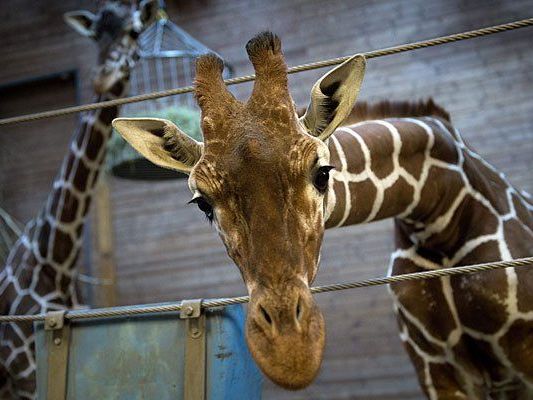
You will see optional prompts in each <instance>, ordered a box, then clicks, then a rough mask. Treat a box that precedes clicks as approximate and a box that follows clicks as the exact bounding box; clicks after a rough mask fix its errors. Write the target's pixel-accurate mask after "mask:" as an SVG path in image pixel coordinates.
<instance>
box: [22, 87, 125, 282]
mask: <svg viewBox="0 0 533 400" xmlns="http://www.w3.org/2000/svg"><path fill="white" fill-rule="evenodd" d="M126 89H127V81H120V82H117V84H115V85H114V86H113V87H112V88H111V89H110V90H109V91H108V92H107V93H105V94H103V95H100V96H97V101H105V100H110V99H114V98H118V97H122V96H124V94H125V92H126ZM117 115H118V107H109V108H104V109H99V110H94V111H91V112H89V113H86V114H83V115H82V116H81V118H80V124H79V126H78V128H77V130H76V132H75V133H74V135H73V137H72V139H71V141H70V145H69V149H68V152H67V154H66V156H65V158H64V159H63V162H62V164H61V168H60V170H59V173H58V174H57V176H56V178H55V179H54V181H53V184H52V190H51V191H50V193H49V195H48V198H47V200H46V202H45V204H44V207H43V209H42V210H41V212H40V214H39V216H38V217H37V218H36V220H35V229H34V230H33V234H32V235H31V238H30V240H31V242H32V244H33V245H34V247H36V249H34V251H35V250H36V251H35V252H36V256H37V257H36V258H37V260H39V261H41V263H43V262H46V264H48V265H50V266H51V267H52V269H53V270H55V272H56V273H60V274H64V275H66V276H68V277H71V274H72V272H73V269H74V267H75V262H76V259H77V256H78V253H79V249H80V247H81V244H82V240H81V238H82V233H83V226H84V223H85V217H86V215H87V213H88V211H89V206H90V203H91V199H92V194H93V190H94V188H95V186H96V183H97V180H98V176H99V173H100V169H101V167H102V163H103V161H104V158H105V149H106V145H107V142H108V140H109V138H110V136H111V133H112V128H111V121H112V120H113V119H114V118H115V117H116V116H117Z"/></svg>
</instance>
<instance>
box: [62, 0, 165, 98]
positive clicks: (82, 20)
mask: <svg viewBox="0 0 533 400" xmlns="http://www.w3.org/2000/svg"><path fill="white" fill-rule="evenodd" d="M157 7H158V5H157V0H140V1H139V2H137V1H135V0H133V1H131V2H129V1H109V2H106V3H105V4H104V6H103V7H102V8H101V9H100V10H99V11H98V13H97V14H96V15H95V14H93V13H91V12H90V11H85V10H80V11H72V12H68V13H65V15H64V18H65V21H66V23H67V24H68V25H70V26H71V27H72V28H73V29H74V30H75V31H76V32H78V33H80V34H81V35H83V36H86V37H89V38H91V39H93V40H94V41H96V43H97V44H98V50H99V51H98V67H97V68H96V71H95V76H94V78H93V86H94V90H95V92H96V93H98V94H103V93H106V92H108V91H110V90H111V89H112V88H113V87H114V86H115V84H116V83H117V82H120V81H122V80H124V79H127V78H129V74H130V71H131V70H132V68H133V66H134V65H135V61H136V60H137V58H138V54H137V38H138V36H139V35H140V34H141V33H142V31H143V30H144V29H145V28H146V27H147V26H149V25H150V24H151V23H152V22H153V21H154V20H155V18H156V14H157Z"/></svg>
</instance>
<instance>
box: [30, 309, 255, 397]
mask: <svg viewBox="0 0 533 400" xmlns="http://www.w3.org/2000/svg"><path fill="white" fill-rule="evenodd" d="M205 324H206V343H207V346H206V349H205V358H206V360H205V365H206V376H205V382H206V388H205V392H206V398H207V399H210V400H222V399H236V398H240V399H252V400H253V399H260V398H261V389H262V376H261V373H260V372H259V370H258V368H257V366H256V365H255V363H254V361H253V360H252V358H251V356H250V354H249V352H248V348H247V346H246V343H245V339H244V312H243V309H242V306H240V305H237V306H231V307H226V308H217V309H212V310H207V311H206V322H205ZM70 329H71V336H70V338H71V340H70V349H69V355H68V368H67V376H68V377H67V396H66V399H69V400H70V399H76V400H82V399H128V400H129V399H157V400H160V399H161V400H164V399H173V400H175V399H184V396H183V393H184V382H183V377H184V373H185V371H184V357H185V343H186V334H187V329H186V321H185V320H182V319H180V318H179V315H178V314H177V313H166V314H157V315H150V316H139V317H120V318H108V319H99V320H90V321H73V322H72V323H71V324H70ZM47 346H48V344H47V341H46V335H45V332H44V329H43V325H42V324H37V325H36V349H37V382H38V398H39V399H46V392H47V383H46V382H47V377H48V365H47V358H48V347H47ZM199 364H200V365H201V363H199ZM52 373H53V372H52ZM185 400H186V399H185Z"/></svg>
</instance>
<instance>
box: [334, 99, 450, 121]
mask: <svg viewBox="0 0 533 400" xmlns="http://www.w3.org/2000/svg"><path fill="white" fill-rule="evenodd" d="M403 117H439V118H442V119H443V120H445V121H448V122H451V120H450V114H449V113H448V112H447V111H446V110H445V109H444V108H443V107H441V106H439V105H438V104H436V103H435V102H434V101H433V99H431V98H429V99H428V100H420V101H417V102H416V101H388V100H383V101H379V102H377V103H367V102H364V101H362V102H358V103H357V104H356V105H355V107H354V108H353V110H352V112H351V113H350V115H349V116H348V117H347V118H346V119H345V120H344V122H343V125H351V124H354V123H356V122H361V121H369V120H372V119H381V118H403Z"/></svg>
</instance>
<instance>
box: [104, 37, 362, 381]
mask: <svg viewBox="0 0 533 400" xmlns="http://www.w3.org/2000/svg"><path fill="white" fill-rule="evenodd" d="M246 49H247V51H248V55H249V57H250V60H251V61H252V64H253V65H254V68H255V71H256V81H255V84H254V89H253V92H252V95H251V97H250V99H249V100H248V101H247V102H246V103H243V102H240V101H238V100H237V99H235V97H233V95H232V94H231V93H230V92H229V91H228V90H227V88H226V87H225V85H224V82H223V80H222V70H223V63H222V60H220V59H219V58H218V57H216V56H214V55H207V56H203V57H200V58H199V59H198V61H197V64H196V82H195V85H196V96H197V99H198V103H199V105H200V108H201V110H202V121H201V123H202V131H203V135H204V143H198V142H196V141H194V140H193V139H191V138H190V137H188V136H187V135H185V134H184V133H183V132H181V131H180V130H179V128H178V127H176V126H175V125H173V124H172V123H171V122H169V121H165V120H160V119H150V118H141V119H128V118H119V119H116V120H115V121H114V122H113V126H114V127H115V129H116V130H117V131H118V132H119V133H120V134H122V135H123V136H124V138H125V139H126V140H127V141H128V142H129V143H130V144H131V145H132V146H133V147H134V148H135V149H137V150H138V151H139V152H140V153H141V154H143V155H144V156H146V157H147V158H148V159H149V160H151V161H152V162H154V163H156V164H158V165H160V166H164V167H167V168H173V169H177V170H179V171H182V172H186V173H189V174H190V177H189V187H190V189H191V192H192V200H191V202H192V203H196V204H197V206H198V207H199V208H200V210H201V211H202V212H204V213H205V215H206V217H207V218H208V219H209V220H210V221H212V222H213V223H214V225H215V226H216V228H217V230H218V232H219V234H220V237H221V238H222V241H223V243H224V245H225V246H226V249H227V252H228V254H229V256H230V257H231V258H232V259H233V260H234V261H235V263H236V265H237V266H238V267H239V269H240V272H241V274H242V277H243V279H244V282H245V284H246V287H247V289H248V293H249V295H250V305H249V307H248V316H247V321H246V338H247V342H248V346H249V348H250V351H251V353H252V355H253V357H254V358H255V360H256V362H257V364H258V365H259V367H260V368H261V369H262V370H263V372H264V373H265V374H266V375H267V376H268V377H269V378H271V379H272V380H273V381H274V382H276V383H277V384H279V385H281V386H283V387H286V388H289V389H299V388H303V387H305V386H307V385H309V384H310V383H311V382H312V380H313V379H314V377H315V376H316V374H317V373H318V370H319V367H320V363H321V360H322V353H323V348H324V342H325V328H324V319H323V317H322V314H321V312H320V310H319V308H318V306H317V305H316V303H315V301H314V299H313V297H312V296H311V293H310V290H309V285H310V283H311V282H312V281H313V279H314V277H315V275H316V272H317V268H318V261H319V254H320V247H321V243H322V237H323V232H324V211H325V210H324V207H325V196H326V194H327V190H328V182H329V171H330V169H331V167H330V166H329V150H328V147H327V145H326V144H325V143H324V141H325V140H326V139H327V137H328V136H329V135H330V134H331V133H332V132H333V131H334V129H335V127H336V125H338V124H339V123H340V122H341V121H342V119H344V117H345V116H346V115H347V114H348V113H349V112H350V110H351V108H352V106H353V103H354V101H355V97H356V95H357V92H358V89H359V86H358V85H357V84H354V82H360V80H361V79H362V74H363V71H364V59H362V58H361V57H354V58H352V59H350V60H348V61H347V62H346V63H345V64H343V65H341V66H340V67H338V68H336V69H334V70H333V71H331V72H330V73H328V74H326V75H325V76H324V77H323V78H321V79H320V80H319V81H318V82H317V84H315V86H314V87H313V91H312V94H311V104H310V105H309V107H308V109H307V111H306V114H305V115H304V117H302V118H300V119H298V116H297V114H296V111H295V107H294V103H293V101H292V98H291V96H290V94H289V91H288V82H287V67H286V65H285V62H284V59H283V55H282V52H281V43H280V41H279V39H278V38H277V37H276V36H274V35H273V34H271V33H268V32H267V33H263V34H260V35H258V36H256V37H255V38H253V39H252V40H251V41H250V42H248V44H247V46H246ZM356 78H357V79H356Z"/></svg>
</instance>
